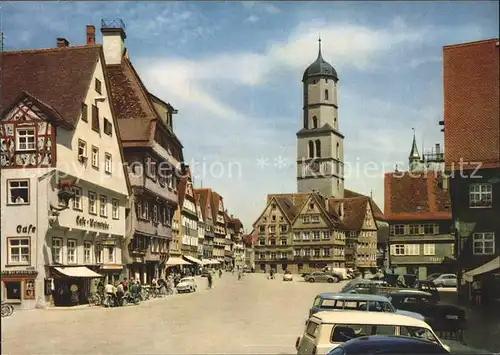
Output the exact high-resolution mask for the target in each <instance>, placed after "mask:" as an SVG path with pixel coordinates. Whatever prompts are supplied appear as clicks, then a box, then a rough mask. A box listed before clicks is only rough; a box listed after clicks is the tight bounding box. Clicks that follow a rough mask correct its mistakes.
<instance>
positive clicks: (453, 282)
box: [432, 274, 457, 287]
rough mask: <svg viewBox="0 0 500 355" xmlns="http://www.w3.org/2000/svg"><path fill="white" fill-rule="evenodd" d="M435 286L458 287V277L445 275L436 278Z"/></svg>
mask: <svg viewBox="0 0 500 355" xmlns="http://www.w3.org/2000/svg"><path fill="white" fill-rule="evenodd" d="M432 282H434V285H436V287H457V275H455V274H443V275H439V276H438V277H436V278H435V279H434V280H432Z"/></svg>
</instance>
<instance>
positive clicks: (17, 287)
mask: <svg viewBox="0 0 500 355" xmlns="http://www.w3.org/2000/svg"><path fill="white" fill-rule="evenodd" d="M4 284H5V296H6V298H7V299H8V300H19V301H20V300H21V281H5V282H4Z"/></svg>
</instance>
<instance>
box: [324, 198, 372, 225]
mask: <svg viewBox="0 0 500 355" xmlns="http://www.w3.org/2000/svg"><path fill="white" fill-rule="evenodd" d="M328 203H329V205H330V210H331V211H337V210H338V206H339V204H341V203H343V204H344V216H343V218H342V222H341V223H342V226H343V227H344V228H345V229H348V230H361V228H362V227H363V222H364V220H365V215H366V207H367V204H368V203H370V198H369V197H366V196H362V197H351V198H331V199H329V200H328Z"/></svg>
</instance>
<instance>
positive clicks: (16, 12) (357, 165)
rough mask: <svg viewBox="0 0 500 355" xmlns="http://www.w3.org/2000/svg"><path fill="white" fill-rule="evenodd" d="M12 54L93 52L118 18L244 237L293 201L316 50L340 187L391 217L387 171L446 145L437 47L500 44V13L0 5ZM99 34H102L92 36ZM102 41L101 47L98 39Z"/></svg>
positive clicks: (393, 7)
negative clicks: (283, 202)
mask: <svg viewBox="0 0 500 355" xmlns="http://www.w3.org/2000/svg"><path fill="white" fill-rule="evenodd" d="M0 6H1V8H0V29H1V31H3V32H4V37H5V40H4V49H6V50H13V49H26V48H47V47H54V46H55V44H56V37H64V38H66V39H67V40H68V41H69V42H70V44H72V45H82V44H84V43H85V25H87V24H93V25H95V26H96V28H97V29H99V28H100V27H101V19H102V18H105V19H114V18H121V19H122V20H123V22H124V23H125V26H126V34H127V38H126V40H125V46H126V47H127V50H128V53H129V56H130V59H131V60H132V63H133V64H134V66H135V67H136V69H137V71H138V73H139V75H140V76H141V78H142V80H143V82H144V83H145V85H146V87H147V88H148V90H149V91H150V92H152V93H153V94H155V95H156V96H158V97H160V98H161V99H163V100H165V101H167V102H169V103H171V104H172V105H173V106H174V107H175V108H176V109H178V110H179V113H178V114H177V115H175V116H174V130H175V132H176V134H177V136H178V137H179V139H180V140H181V142H182V144H183V145H184V157H185V160H186V161H187V162H189V163H190V164H191V168H192V170H193V172H194V184H195V187H200V186H203V187H211V188H213V189H214V190H216V191H217V192H218V193H219V194H221V195H222V196H223V198H224V204H225V207H226V208H227V209H228V210H229V213H233V214H234V215H235V216H237V217H239V218H240V219H241V220H242V222H243V223H244V225H245V228H246V229H247V231H248V232H250V231H251V225H252V223H253V222H254V221H255V219H256V218H257V217H258V216H259V215H260V213H261V211H262V210H263V209H264V207H265V201H266V195H267V194H268V193H285V192H288V193H289V192H295V191H296V188H297V187H296V164H295V161H296V150H297V148H296V133H297V131H298V130H299V129H300V128H301V122H302V105H303V103H302V82H301V80H302V75H303V72H304V70H305V69H306V68H307V66H308V65H309V64H310V63H312V62H313V61H314V60H315V59H316V56H317V52H318V42H317V39H318V36H319V35H321V39H322V48H323V58H324V59H325V60H327V61H328V62H329V63H330V64H332V65H333V66H334V68H335V69H336V71H337V73H338V76H339V83H338V105H339V114H338V122H339V128H340V131H341V133H342V134H343V135H344V136H345V139H344V151H345V157H344V158H345V164H346V179H345V187H346V188H348V189H351V190H354V191H357V192H359V193H363V194H366V195H370V193H372V194H373V198H374V199H375V202H376V203H377V204H378V205H379V206H380V207H381V208H382V209H383V208H384V203H383V200H384V185H383V174H384V173H385V172H389V171H393V170H394V168H395V166H396V165H398V167H399V169H400V170H401V169H405V168H406V166H407V164H408V155H409V152H410V148H411V143H412V137H413V132H412V128H414V129H415V132H416V139H417V144H418V147H419V150H420V151H422V148H426V149H430V148H431V147H433V146H434V144H435V143H441V144H442V142H443V136H442V133H441V132H440V127H439V126H438V121H439V120H441V119H442V117H443V93H442V47H443V46H444V45H449V44H456V43H462V42H470V41H476V40H482V39H488V38H494V37H498V28H499V15H498V14H499V5H498V2H496V1H495V2H488V1H477V2H466V1H460V2H444V1H439V2H417V1H412V2H380V1H379V2H362V1H357V2H354V1H350V2H314V1H305V2H285V1H283V2H254V1H246V2H229V1H225V2H184V1H182V2H140V3H139V2H102V1H95V2H2V3H1V4H0ZM98 32H99V31H98ZM97 42H98V43H102V40H101V37H100V34H99V36H98V38H97Z"/></svg>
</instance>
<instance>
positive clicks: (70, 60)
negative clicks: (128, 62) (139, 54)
mask: <svg viewBox="0 0 500 355" xmlns="http://www.w3.org/2000/svg"><path fill="white" fill-rule="evenodd" d="M3 57H4V62H3V65H2V71H3V72H4V74H5V80H4V85H3V86H2V102H3V103H5V104H7V105H9V106H8V107H2V109H3V113H2V116H1V125H0V127H1V130H0V140H1V141H0V142H1V186H2V188H3V187H4V186H5V189H6V193H4V194H1V198H0V207H1V210H2V216H1V217H2V218H1V231H2V234H1V246H2V250H5V256H6V257H5V258H2V264H1V266H2V293H3V294H2V299H4V300H6V301H7V302H11V303H15V304H19V306H20V307H21V308H34V307H35V306H44V305H47V304H48V302H49V301H50V299H51V296H52V297H53V301H54V303H55V304H56V305H63V304H64V305H66V304H68V305H70V304H71V305H73V304H79V303H83V302H85V300H86V299H87V296H88V293H89V292H90V289H91V287H90V284H91V282H90V280H91V279H93V278H94V277H97V276H99V274H100V275H103V276H106V277H109V278H110V279H114V280H118V277H119V274H120V272H121V269H122V259H121V254H122V252H121V245H122V242H123V238H124V236H125V234H126V230H125V229H126V224H125V209H126V207H127V203H128V195H129V188H128V184H127V180H126V178H125V176H124V170H123V158H122V151H121V147H120V143H119V132H118V131H117V130H115V127H116V120H115V118H114V115H113V111H112V109H111V106H110V102H109V96H110V95H109V88H108V84H107V79H106V77H105V69H104V57H103V54H102V50H101V47H99V46H85V47H68V42H67V41H66V40H64V39H58V48H54V49H42V50H32V51H16V52H5V53H4V54H3ZM39 61H43V63H44V72H43V73H42V74H40V71H39V66H38V65H37V63H38V62H39ZM19 66H22V68H20V67H19ZM21 72H22V73H23V75H22V76H19V73H21ZM11 78H12V79H11ZM34 78H36V80H35V79H34ZM19 88H23V89H24V90H26V91H22V92H21V91H18V90H19ZM61 191H66V192H68V195H67V197H66V200H68V197H71V194H72V193H74V197H73V198H71V199H70V200H69V204H68V205H67V207H68V208H65V207H66V205H65V203H64V193H61Z"/></svg>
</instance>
